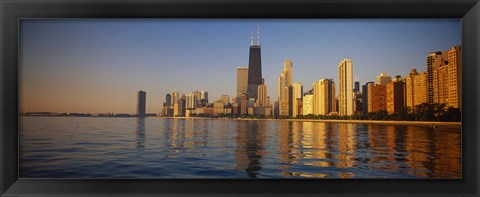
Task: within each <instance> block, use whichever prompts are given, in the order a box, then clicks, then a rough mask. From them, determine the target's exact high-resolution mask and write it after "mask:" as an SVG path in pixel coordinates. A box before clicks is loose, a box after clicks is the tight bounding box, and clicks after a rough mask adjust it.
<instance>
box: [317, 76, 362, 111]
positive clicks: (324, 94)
mask: <svg viewBox="0 0 480 197" xmlns="http://www.w3.org/2000/svg"><path fill="white" fill-rule="evenodd" d="M352 91H353V90H352ZM352 94H353V93H352ZM352 99H353V98H352ZM352 101H353V100H352ZM334 111H336V109H335V84H334V82H333V79H321V80H320V81H317V82H315V83H313V114H314V115H327V114H329V113H330V112H334Z"/></svg>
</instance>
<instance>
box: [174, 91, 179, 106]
mask: <svg viewBox="0 0 480 197" xmlns="http://www.w3.org/2000/svg"><path fill="white" fill-rule="evenodd" d="M179 99H180V94H179V93H178V92H177V91H173V93H172V106H173V105H175V104H177V103H178V100H179Z"/></svg>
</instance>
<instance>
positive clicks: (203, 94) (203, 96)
mask: <svg viewBox="0 0 480 197" xmlns="http://www.w3.org/2000/svg"><path fill="white" fill-rule="evenodd" d="M200 101H201V102H202V106H205V104H208V92H207V91H201V92H200Z"/></svg>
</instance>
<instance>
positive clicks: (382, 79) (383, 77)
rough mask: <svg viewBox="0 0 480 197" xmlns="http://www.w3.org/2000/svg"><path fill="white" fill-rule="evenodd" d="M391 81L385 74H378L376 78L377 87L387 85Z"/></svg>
mask: <svg viewBox="0 0 480 197" xmlns="http://www.w3.org/2000/svg"><path fill="white" fill-rule="evenodd" d="M391 81H392V77H390V76H389V75H388V74H386V73H380V75H378V76H377V84H379V85H387V83H389V82H391Z"/></svg>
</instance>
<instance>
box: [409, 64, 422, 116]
mask: <svg viewBox="0 0 480 197" xmlns="http://www.w3.org/2000/svg"><path fill="white" fill-rule="evenodd" d="M405 92H406V93H405V99H406V106H407V107H408V109H409V111H414V110H415V106H417V105H420V104H422V103H425V102H427V72H421V73H418V72H417V69H412V70H411V71H410V74H408V76H407V77H406V79H405Z"/></svg>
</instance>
